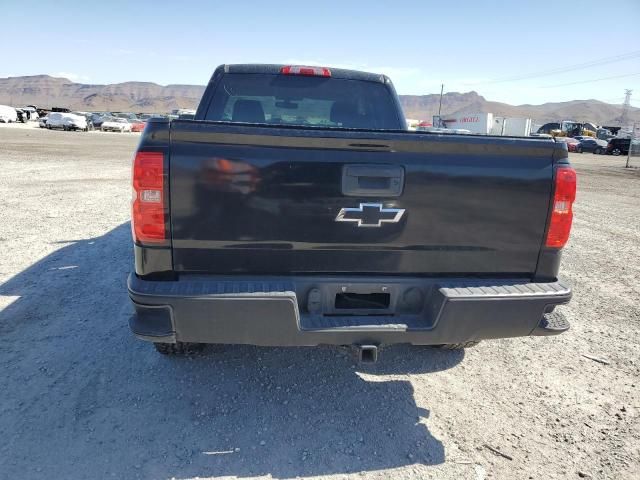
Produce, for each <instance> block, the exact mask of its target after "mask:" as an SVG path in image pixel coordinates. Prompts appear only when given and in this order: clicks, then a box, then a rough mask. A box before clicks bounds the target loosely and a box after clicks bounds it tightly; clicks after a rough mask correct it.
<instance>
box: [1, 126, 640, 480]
mask: <svg viewBox="0 0 640 480" xmlns="http://www.w3.org/2000/svg"><path fill="white" fill-rule="evenodd" d="M137 138H138V137H137V136H136V135H126V134H124V135H120V134H99V133H71V132H55V131H53V132H52V131H46V130H39V129H26V128H23V129H18V128H6V127H3V126H0V168H1V172H2V173H1V175H0V213H1V215H2V219H1V221H0V283H2V285H0V368H1V369H2V371H3V372H4V375H3V377H2V379H1V381H0V382H1V383H0V432H2V442H0V477H1V478H20V479H32V478H43V479H45V478H46V479H49V478H65V479H85V478H126V479H129V478H160V479H161V478H172V477H175V478H180V479H182V478H192V477H196V476H199V477H213V476H216V477H220V476H222V477H225V476H227V477H240V478H246V477H260V476H265V477H269V476H271V477H275V478H291V477H311V476H317V477H332V478H346V477H351V476H354V477H355V476H358V477H365V478H402V479H405V478H441V479H454V478H455V479H458V478H462V479H465V478H467V479H482V478H488V477H492V478H508V479H511V478H540V479H550V478H581V477H582V478H621V479H622V478H640V422H639V421H638V416H639V412H640V399H639V395H638V390H639V389H638V387H639V385H638V384H639V383H640V375H639V373H640V369H639V367H640V356H639V354H640V347H639V345H640V340H639V339H640V284H639V282H638V279H639V278H640V259H639V258H638V254H639V249H638V247H639V246H640V222H639V221H638V215H639V212H640V171H638V170H635V171H633V170H625V169H623V168H621V166H622V165H623V162H624V160H623V159H621V158H613V157H607V156H595V155H591V154H583V155H576V156H573V158H572V160H573V161H574V164H575V166H576V167H577V169H578V174H579V179H578V180H579V193H578V200H577V205H576V219H575V227H574V233H573V236H572V240H571V242H570V245H569V246H568V248H567V249H566V253H565V257H564V262H563V269H562V270H563V276H564V278H566V279H567V280H568V281H569V282H570V283H571V284H572V285H573V287H574V290H575V296H574V299H573V301H572V303H571V304H570V306H568V307H565V308H564V310H563V311H564V312H565V314H566V316H567V317H568V319H569V321H570V322H571V323H572V329H571V330H570V331H569V332H568V333H566V334H564V335H561V336H559V337H552V338H520V339H511V340H499V341H487V342H483V343H482V344H480V345H479V346H478V347H476V348H473V349H469V350H467V351H466V352H441V351H436V350H432V349H428V348H417V347H413V348H411V347H406V346H395V347H390V348H387V349H385V350H384V351H383V352H382V356H381V360H380V362H379V363H378V364H376V365H374V366H371V367H366V368H365V367H362V366H359V365H355V364H354V363H353V359H352V358H351V357H350V356H349V355H348V354H347V353H346V352H345V351H343V350H341V349H337V348H328V347H327V348H314V349H310V348H299V349H280V348H255V347H244V346H227V347H209V348H207V349H206V350H205V351H204V352H203V353H202V354H200V355H198V356H195V357H192V358H167V357H163V356H160V355H158V354H157V353H156V352H155V350H154V349H153V348H152V347H151V346H150V345H148V344H146V343H144V342H140V341H138V340H136V339H134V338H133V336H132V335H131V334H130V333H129V330H128V326H127V318H128V316H129V315H130V313H131V308H130V306H129V302H128V298H127V295H126V289H125V278H126V275H127V273H128V272H129V270H130V268H131V265H132V255H131V245H130V232H129V224H128V223H127V222H128V208H129V207H128V202H129V198H130V190H129V170H130V165H129V162H130V159H131V155H132V152H133V150H134V147H135V144H136V142H137ZM589 357H591V358H589ZM594 359H597V360H599V361H596V360H594Z"/></svg>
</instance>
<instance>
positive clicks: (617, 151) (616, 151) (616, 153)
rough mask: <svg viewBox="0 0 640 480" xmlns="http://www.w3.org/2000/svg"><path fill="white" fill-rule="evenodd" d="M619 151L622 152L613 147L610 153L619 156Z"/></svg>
mask: <svg viewBox="0 0 640 480" xmlns="http://www.w3.org/2000/svg"><path fill="white" fill-rule="evenodd" d="M621 153H622V150H620V149H619V148H614V149H613V150H612V151H611V154H612V155H615V156H616V157H617V156H619V155H620V154H621Z"/></svg>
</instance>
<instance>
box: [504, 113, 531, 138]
mask: <svg viewBox="0 0 640 480" xmlns="http://www.w3.org/2000/svg"><path fill="white" fill-rule="evenodd" d="M529 134H531V119H530V118H516V117H506V118H505V119H504V128H503V130H502V135H509V136H513V137H528V136H529Z"/></svg>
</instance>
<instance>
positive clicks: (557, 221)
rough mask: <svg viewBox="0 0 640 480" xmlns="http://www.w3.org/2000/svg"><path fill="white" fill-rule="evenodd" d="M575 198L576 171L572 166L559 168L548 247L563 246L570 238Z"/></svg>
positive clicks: (548, 233)
mask: <svg viewBox="0 0 640 480" xmlns="http://www.w3.org/2000/svg"><path fill="white" fill-rule="evenodd" d="M575 199H576V171H575V170H574V169H573V168H571V167H560V168H558V169H557V170H556V180H555V188H554V194H553V210H552V211H551V220H550V222H549V230H548V231H547V241H546V242H545V245H546V246H547V247H551V248H562V247H564V245H565V244H566V243H567V240H569V233H570V232H571V222H572V220H573V201H574V200H575Z"/></svg>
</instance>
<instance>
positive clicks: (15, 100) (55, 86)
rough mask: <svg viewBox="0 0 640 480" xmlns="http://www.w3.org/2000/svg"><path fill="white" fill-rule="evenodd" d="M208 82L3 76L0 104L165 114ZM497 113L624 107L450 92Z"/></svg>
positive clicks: (604, 119) (432, 104) (420, 108)
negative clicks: (97, 82)
mask: <svg viewBox="0 0 640 480" xmlns="http://www.w3.org/2000/svg"><path fill="white" fill-rule="evenodd" d="M203 91H204V86H201V85H166V86H162V85H158V84H156V83H152V82H124V83H116V84H111V85H90V84H84V83H75V82H72V81H71V80H69V79H67V78H59V77H51V76H49V75H33V76H24V77H9V78H0V105H12V106H21V105H30V104H32V105H37V106H38V107H45V108H50V107H53V106H59V107H68V108H71V109H74V110H86V111H131V112H148V113H162V112H168V111H170V110H173V109H176V108H195V107H196V106H197V104H198V102H199V101H200V97H201V96H202V92H203ZM400 101H401V103H402V107H403V108H404V112H405V115H406V116H407V118H414V119H429V120H430V119H431V118H432V116H433V115H435V114H437V112H438V101H439V95H438V94H432V95H400ZM461 112H474V113H475V112H492V113H494V114H496V115H500V116H509V117H528V118H532V119H534V121H535V122H537V123H545V122H552V121H559V120H568V119H571V120H576V121H590V122H593V123H596V124H599V125H617V124H618V123H619V120H620V116H621V113H622V106H621V105H613V104H609V103H604V102H600V101H598V100H572V101H568V102H557V103H544V104H542V105H508V104H506V103H500V102H492V101H490V100H486V99H485V98H484V97H482V96H481V95H479V94H478V93H477V92H467V93H457V92H449V93H446V94H445V95H444V97H443V100H442V113H443V114H456V113H461ZM629 119H630V120H632V121H640V108H634V107H631V108H630V110H629Z"/></svg>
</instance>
